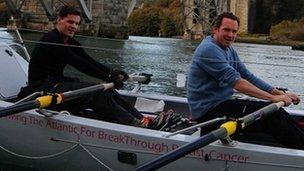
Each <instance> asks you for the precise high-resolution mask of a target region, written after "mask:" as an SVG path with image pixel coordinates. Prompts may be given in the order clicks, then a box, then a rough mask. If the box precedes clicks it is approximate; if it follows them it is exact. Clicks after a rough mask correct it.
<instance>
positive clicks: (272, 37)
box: [128, 0, 304, 50]
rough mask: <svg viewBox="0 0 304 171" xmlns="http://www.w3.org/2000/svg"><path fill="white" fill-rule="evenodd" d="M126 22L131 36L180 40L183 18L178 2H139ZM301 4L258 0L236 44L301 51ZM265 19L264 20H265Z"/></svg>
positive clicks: (303, 34)
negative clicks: (246, 29)
mask: <svg viewBox="0 0 304 171" xmlns="http://www.w3.org/2000/svg"><path fill="white" fill-rule="evenodd" d="M141 2H142V5H141V6H138V7H137V8H136V9H135V10H134V12H133V13H132V14H131V16H130V17H129V19H128V25H129V34H130V35H134V36H148V37H168V38H170V37H171V38H182V37H183V33H184V30H185V21H184V19H185V16H182V15H181V13H180V10H181V9H182V6H181V4H180V1H179V0H141ZM303 5H304V0H298V1H296V2H293V3H290V1H287V0H277V1H275V0H259V1H257V3H256V9H257V11H256V17H255V18H254V23H255V24H254V25H253V26H252V28H251V32H250V33H248V34H247V33H246V34H242V33H241V34H239V36H238V38H237V42H244V43H256V44H269V45H270V44H271V45H286V46H291V47H292V49H297V50H304V29H303V28H302V27H303V25H304V7H303ZM265 16H266V17H265Z"/></svg>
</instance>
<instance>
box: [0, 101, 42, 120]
mask: <svg viewBox="0 0 304 171" xmlns="http://www.w3.org/2000/svg"><path fill="white" fill-rule="evenodd" d="M39 105H40V104H39V102H38V101H36V100H35V101H29V102H25V103H21V104H17V105H12V106H9V107H6V108H3V109H1V110H0V117H4V116H8V115H12V114H15V113H19V112H23V111H26V110H30V109H34V108H38V107H39Z"/></svg>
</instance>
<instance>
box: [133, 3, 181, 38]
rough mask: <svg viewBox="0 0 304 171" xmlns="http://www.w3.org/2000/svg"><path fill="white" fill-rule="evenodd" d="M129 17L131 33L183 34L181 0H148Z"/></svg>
mask: <svg viewBox="0 0 304 171" xmlns="http://www.w3.org/2000/svg"><path fill="white" fill-rule="evenodd" d="M145 2H146V3H145V5H144V6H143V8H140V9H136V10H134V11H133V13H132V14H131V16H130V17H129V19H128V24H129V33H130V35H137V36H164V37H172V36H177V35H182V34H183V18H182V16H181V13H180V4H179V0H154V1H153V2H152V1H151V0H146V1H145Z"/></svg>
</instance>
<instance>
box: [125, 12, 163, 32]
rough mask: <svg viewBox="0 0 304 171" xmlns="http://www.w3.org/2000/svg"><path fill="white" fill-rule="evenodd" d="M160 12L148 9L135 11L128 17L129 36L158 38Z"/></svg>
mask: <svg viewBox="0 0 304 171" xmlns="http://www.w3.org/2000/svg"><path fill="white" fill-rule="evenodd" d="M161 15H162V11H161V10H160V9H159V8H155V7H149V8H143V9H138V10H135V11H134V12H133V13H132V15H131V16H130V18H129V20H128V23H129V29H130V30H129V34H131V35H137V36H158V31H159V30H160V22H161Z"/></svg>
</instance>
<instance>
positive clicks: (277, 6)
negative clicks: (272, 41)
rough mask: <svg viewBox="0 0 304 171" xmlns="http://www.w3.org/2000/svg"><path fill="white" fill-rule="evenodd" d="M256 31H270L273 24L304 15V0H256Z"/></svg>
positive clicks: (254, 30)
mask: <svg viewBox="0 0 304 171" xmlns="http://www.w3.org/2000/svg"><path fill="white" fill-rule="evenodd" d="M256 10H257V11H256V13H255V21H254V29H253V32H254V33H266V34H268V33H269V30H270V27H271V26H272V25H273V24H278V23H280V22H281V21H283V20H294V19H297V20H298V19H300V18H301V17H302V16H303V15H304V0H256Z"/></svg>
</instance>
